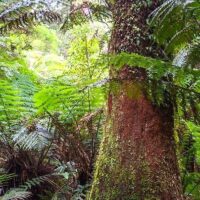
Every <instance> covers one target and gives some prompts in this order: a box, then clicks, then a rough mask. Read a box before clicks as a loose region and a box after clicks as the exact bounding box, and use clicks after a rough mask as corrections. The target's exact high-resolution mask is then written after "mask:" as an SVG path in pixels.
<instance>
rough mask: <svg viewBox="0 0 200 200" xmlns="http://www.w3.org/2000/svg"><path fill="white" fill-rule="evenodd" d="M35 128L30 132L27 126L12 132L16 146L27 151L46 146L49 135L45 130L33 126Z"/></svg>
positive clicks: (38, 149)
mask: <svg viewBox="0 0 200 200" xmlns="http://www.w3.org/2000/svg"><path fill="white" fill-rule="evenodd" d="M36 126H37V125H36ZM38 126H39V125H38ZM35 129H36V130H35V131H33V132H31V133H30V132H29V130H28V129H27V128H24V127H22V128H21V129H20V130H19V131H18V132H17V133H16V134H14V135H13V141H14V142H15V144H16V146H18V147H20V148H21V149H23V150H28V151H30V150H37V151H40V150H42V149H44V148H45V147H46V146H48V144H49V142H50V141H49V139H50V136H49V134H48V133H47V131H46V130H43V129H41V128H39V127H38V128H37V127H35Z"/></svg>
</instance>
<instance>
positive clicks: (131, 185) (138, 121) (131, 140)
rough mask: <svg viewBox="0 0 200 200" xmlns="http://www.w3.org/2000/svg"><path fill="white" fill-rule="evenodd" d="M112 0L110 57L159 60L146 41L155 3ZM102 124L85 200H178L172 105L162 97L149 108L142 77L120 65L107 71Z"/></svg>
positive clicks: (142, 73) (156, 0) (179, 189)
mask: <svg viewBox="0 0 200 200" xmlns="http://www.w3.org/2000/svg"><path fill="white" fill-rule="evenodd" d="M147 2H150V1H141V0H116V1H115V3H114V4H113V17H114V28H113V33H112V38H111V42H110V53H112V54H118V53H120V52H129V53H133V52H134V53H139V54H141V55H145V56H151V57H155V58H156V57H159V56H160V55H161V54H162V51H161V50H160V49H159V48H157V47H156V46H155V45H154V44H153V43H152V41H151V39H150V32H149V28H148V25H147V22H146V21H147V18H148V16H149V14H150V13H151V12H152V11H153V10H154V9H155V8H156V7H157V6H158V5H159V0H153V1H151V3H147ZM110 78H111V79H112V80H113V81H112V83H111V84H110V93H109V97H108V105H107V123H106V127H105V132H104V138H103V141H102V144H101V147H100V152H99V157H98V160H97V163H96V170H95V174H94V181H93V185H92V188H91V191H90V194H89V195H88V199H89V200H134V199H138V200H140V199H141V200H143V199H152V200H153V199H161V200H173V199H174V200H175V199H176V200H181V199H183V194H182V186H181V180H180V175H179V169H178V164H177V158H176V148H175V140H174V135H173V133H174V130H173V128H174V118H173V104H172V103H171V100H170V97H169V95H168V94H167V93H166V94H165V96H164V99H163V102H162V104H160V105H158V104H154V103H153V102H152V100H151V98H150V97H149V95H148V91H147V85H146V84H147V75H146V72H145V71H144V70H143V69H141V68H138V67H137V66H136V67H134V68H133V67H129V66H124V67H123V68H121V69H120V70H116V69H115V67H114V66H112V67H111V70H110Z"/></svg>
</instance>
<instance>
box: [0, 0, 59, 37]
mask: <svg viewBox="0 0 200 200" xmlns="http://www.w3.org/2000/svg"><path fill="white" fill-rule="evenodd" d="M60 21H61V17H60V15H59V14H58V13H56V12H53V11H51V10H48V9H47V4H46V3H45V1H32V0H27V1H20V2H17V3H13V4H11V5H8V6H7V8H5V9H4V10H3V11H2V12H1V13H0V22H1V24H2V25H1V27H0V33H1V34H3V33H6V32H9V31H14V30H21V31H27V30H28V29H29V28H30V27H31V26H33V25H35V24H36V23H40V22H43V23H46V22H48V23H53V22H60Z"/></svg>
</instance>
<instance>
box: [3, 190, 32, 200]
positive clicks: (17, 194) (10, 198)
mask: <svg viewBox="0 0 200 200" xmlns="http://www.w3.org/2000/svg"><path fill="white" fill-rule="evenodd" d="M31 196H32V194H31V192H27V191H24V190H23V189H17V188H15V189H11V190H9V191H8V192H6V194H5V195H4V196H3V197H0V200H26V199H28V198H30V197H31Z"/></svg>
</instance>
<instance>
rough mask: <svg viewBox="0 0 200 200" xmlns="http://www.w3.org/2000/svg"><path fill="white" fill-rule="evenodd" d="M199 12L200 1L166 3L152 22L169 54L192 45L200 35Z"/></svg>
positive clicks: (160, 41) (154, 13) (173, 0)
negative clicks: (189, 44) (185, 45)
mask: <svg viewBox="0 0 200 200" xmlns="http://www.w3.org/2000/svg"><path fill="white" fill-rule="evenodd" d="M199 10H200V2H199V1H198V0H184V1H182V0H167V1H165V2H164V3H163V4H162V5H161V6H160V7H159V8H157V9H156V10H155V11H154V12H153V13H152V15H151V20H150V24H151V25H152V26H154V34H155V36H156V38H157V40H158V42H159V43H160V44H164V45H166V46H167V50H168V51H169V52H174V51H175V50H176V49H177V48H178V47H183V45H184V44H188V43H190V42H191V41H192V40H193V39H194V38H195V37H196V36H197V35H198V34H199V28H200V25H199ZM166 30H167V31H166ZM177 44H178V46H177Z"/></svg>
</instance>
